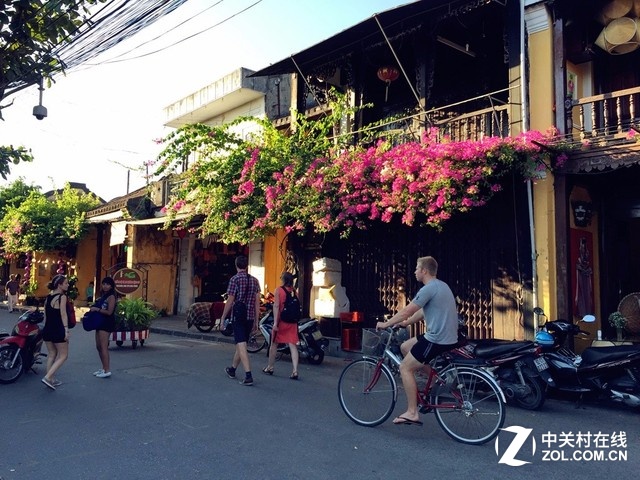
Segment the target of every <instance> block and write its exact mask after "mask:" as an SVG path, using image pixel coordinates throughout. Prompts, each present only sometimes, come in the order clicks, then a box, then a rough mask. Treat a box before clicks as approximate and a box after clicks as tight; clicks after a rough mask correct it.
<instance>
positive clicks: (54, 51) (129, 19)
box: [2, 0, 187, 97]
mask: <svg viewBox="0 0 640 480" xmlns="http://www.w3.org/2000/svg"><path fill="white" fill-rule="evenodd" d="M186 1H187V0H110V1H109V2H107V3H106V4H105V5H104V6H103V7H102V8H100V9H99V10H97V11H96V13H94V14H93V15H90V16H87V17H84V18H83V22H82V23H81V24H80V25H79V26H78V27H77V28H76V30H74V31H73V32H71V33H70V34H69V35H68V36H67V37H65V38H64V39H63V41H61V42H60V43H59V44H57V45H50V48H49V49H46V50H45V51H43V52H36V53H37V57H38V58H42V57H43V56H52V57H54V58H57V59H58V61H59V62H60V64H61V65H62V68H63V69H65V70H66V69H70V68H73V67H75V66H78V65H81V64H82V63H85V62H87V61H88V60H90V59H91V58H94V57H96V56H97V55H99V54H101V53H103V52H105V51H106V50H108V49H110V48H112V47H114V46H115V45H117V44H118V43H120V42H121V41H123V40H125V39H127V38H129V37H131V36H132V35H134V34H136V33H137V32H139V31H140V30H142V29H143V28H145V27H147V26H149V25H151V24H152V23H154V22H155V21H156V20H158V19H160V18H161V17H163V16H164V15H167V14H168V13H171V12H172V11H174V10H175V9H176V8H178V7H179V6H180V5H182V4H183V3H185V2H186ZM58 3H59V2H58ZM82 3H83V2H82V1H78V2H77V3H76V4H75V6H78V5H81V4H82ZM57 6H58V5H57V3H56V2H43V4H42V6H41V7H40V8H38V9H36V10H34V11H33V12H31V14H30V17H29V18H22V19H19V20H20V22H22V24H27V23H28V22H32V21H34V20H36V19H37V18H39V15H40V16H41V15H42V13H43V12H46V11H49V12H52V15H53V12H55V9H56V7H57ZM70 8H71V7H70ZM5 13H6V12H5ZM64 18H66V17H65V13H62V14H60V15H58V16H55V17H53V16H51V17H47V18H44V19H42V20H43V21H44V22H48V27H52V26H55V25H56V22H61V21H62V20H63V19H64ZM11 45H14V43H11V44H5V45H3V46H2V47H3V49H7V48H9V47H10V46H11ZM41 73H45V74H47V73H49V72H34V71H26V72H24V73H23V74H22V75H20V76H17V77H16V78H14V79H12V80H11V82H9V83H8V84H7V85H6V90H5V94H4V96H5V97H6V96H9V95H12V94H14V93H16V92H18V91H20V90H22V89H24V88H26V87H29V86H31V85H33V84H34V83H37V81H39V78H37V77H38V74H41ZM58 73H60V71H54V72H51V75H52V76H55V75H56V74H58Z"/></svg>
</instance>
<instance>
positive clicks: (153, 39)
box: [102, 0, 224, 63]
mask: <svg viewBox="0 0 640 480" xmlns="http://www.w3.org/2000/svg"><path fill="white" fill-rule="evenodd" d="M223 1H224V0H219V1H218V2H216V3H214V4H213V5H210V6H209V7H207V8H205V9H204V10H202V11H200V12H198V13H196V14H195V15H192V16H191V17H189V18H187V19H186V20H185V21H183V22H181V23H179V24H177V25H176V26H174V27H173V28H170V29H169V30H167V31H166V32H164V33H161V34H160V35H158V36H156V37H153V38H151V39H149V40H147V41H146V42H143V43H141V44H139V45H136V46H135V47H133V48H132V49H130V50H127V51H126V52H123V53H121V54H120V55H117V56H115V57H113V58H112V59H111V60H107V61H105V62H102V63H111V62H112V61H114V60H115V59H116V58H120V57H123V56H125V55H126V54H128V53H131V52H133V51H134V50H137V49H138V48H140V47H142V46H144V45H147V44H149V43H151V42H153V41H155V40H158V39H159V38H161V37H163V36H165V35H166V34H168V33H170V32H172V31H174V30H176V29H177V28H179V27H181V26H183V25H185V24H186V23H188V22H190V21H191V20H193V19H195V18H196V17H199V16H200V15H202V14H203V13H205V12H207V11H208V10H211V9H212V8H213V7H216V6H218V5H219V4H221V3H222V2H223Z"/></svg>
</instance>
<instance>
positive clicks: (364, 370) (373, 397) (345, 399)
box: [338, 358, 398, 427]
mask: <svg viewBox="0 0 640 480" xmlns="http://www.w3.org/2000/svg"><path fill="white" fill-rule="evenodd" d="M338 398H339V400H340V406H341V407H342V410H344V413H345V414H346V415H347V417H349V418H350V419H351V420H352V421H354V422H355V423H357V424H358V425H362V426H364V427H375V426H376V425H380V424H381V423H382V422H384V421H385V420H386V419H387V418H389V416H390V415H391V413H392V412H393V409H394V407H395V406H396V400H397V398H398V388H397V385H396V380H395V378H393V375H392V374H391V371H389V368H388V367H387V366H386V365H380V367H378V366H377V362H376V361H375V360H372V359H367V358H362V359H360V360H356V361H355V362H352V363H350V364H349V365H347V366H346V367H345V369H344V370H343V371H342V374H341V375H340V380H339V381H338Z"/></svg>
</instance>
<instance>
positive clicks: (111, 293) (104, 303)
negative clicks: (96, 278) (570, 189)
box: [90, 277, 116, 378]
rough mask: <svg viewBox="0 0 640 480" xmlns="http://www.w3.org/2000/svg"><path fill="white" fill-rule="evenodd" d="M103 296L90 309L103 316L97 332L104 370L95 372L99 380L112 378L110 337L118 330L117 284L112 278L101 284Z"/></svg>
mask: <svg viewBox="0 0 640 480" xmlns="http://www.w3.org/2000/svg"><path fill="white" fill-rule="evenodd" d="M101 294H102V296H101V297H100V298H99V299H98V300H97V301H96V303H95V304H94V305H93V306H92V307H91V308H90V310H91V311H92V312H100V313H101V314H102V315H103V317H104V318H103V319H102V324H101V325H100V326H99V327H98V329H97V330H96V349H97V350H98V355H100V362H102V368H101V369H100V370H97V371H95V372H93V374H94V375H95V376H96V377H98V378H109V377H110V376H111V365H110V358H109V337H110V336H111V332H113V331H114V330H115V329H116V317H115V312H116V284H115V282H114V281H113V278H111V277H104V278H103V279H102V284H101Z"/></svg>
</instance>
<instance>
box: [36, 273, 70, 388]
mask: <svg viewBox="0 0 640 480" xmlns="http://www.w3.org/2000/svg"><path fill="white" fill-rule="evenodd" d="M47 288H49V290H50V291H51V293H50V294H49V295H47V299H46V300H45V302H44V328H43V329H42V338H43V340H44V342H45V344H46V345H47V351H48V354H47V374H46V375H45V376H44V378H43V379H42V383H44V384H45V385H46V386H47V387H49V388H50V389H52V390H55V389H56V387H57V386H58V385H60V384H61V383H62V382H60V381H59V380H57V379H56V378H55V374H56V372H57V371H58V369H60V367H61V366H62V364H63V363H64V362H65V361H66V360H67V357H68V355H69V319H68V317H67V289H68V288H69V280H68V279H67V277H65V276H64V275H56V276H55V277H53V279H52V280H51V281H50V282H49V285H47Z"/></svg>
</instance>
